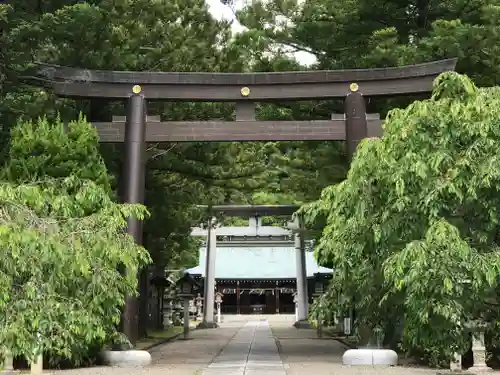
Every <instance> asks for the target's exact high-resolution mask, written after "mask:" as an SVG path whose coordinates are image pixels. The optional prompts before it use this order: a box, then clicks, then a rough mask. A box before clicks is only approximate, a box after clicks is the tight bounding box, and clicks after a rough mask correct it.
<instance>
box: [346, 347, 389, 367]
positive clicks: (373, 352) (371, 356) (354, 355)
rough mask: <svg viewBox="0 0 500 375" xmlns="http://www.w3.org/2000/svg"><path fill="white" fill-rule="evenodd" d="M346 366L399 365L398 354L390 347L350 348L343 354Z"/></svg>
mask: <svg viewBox="0 0 500 375" xmlns="http://www.w3.org/2000/svg"><path fill="white" fill-rule="evenodd" d="M342 364H343V365H344V366H397V364H398V355H397V353H396V352H395V351H394V350H390V349H349V350H347V351H346V352H345V353H344V355H343V356H342Z"/></svg>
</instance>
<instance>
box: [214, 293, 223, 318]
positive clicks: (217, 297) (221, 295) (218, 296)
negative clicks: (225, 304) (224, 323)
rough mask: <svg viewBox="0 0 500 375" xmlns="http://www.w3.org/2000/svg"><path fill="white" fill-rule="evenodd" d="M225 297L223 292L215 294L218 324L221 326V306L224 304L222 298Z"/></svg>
mask: <svg viewBox="0 0 500 375" xmlns="http://www.w3.org/2000/svg"><path fill="white" fill-rule="evenodd" d="M223 296H224V295H223V294H222V293H221V292H217V293H215V303H216V304H217V323H218V324H220V322H221V312H220V305H221V303H222V297H223Z"/></svg>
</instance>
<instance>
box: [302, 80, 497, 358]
mask: <svg viewBox="0 0 500 375" xmlns="http://www.w3.org/2000/svg"><path fill="white" fill-rule="evenodd" d="M499 94H500V91H499V89H498V88H487V89H477V88H476V87H475V86H474V84H473V83H472V82H471V81H470V80H469V79H468V78H467V77H465V76H460V75H458V74H456V73H444V74H442V75H441V76H440V77H438V78H437V79H436V82H435V87H434V92H433V95H432V98H431V99H429V100H424V101H417V102H415V103H413V104H411V105H410V106H408V107H407V108H406V109H404V110H393V111H391V112H390V114H389V116H388V119H387V120H386V123H385V133H384V137H383V138H381V139H367V140H364V141H363V142H362V143H361V144H360V146H359V147H358V150H357V152H356V155H355V158H354V160H353V163H352V166H351V169H350V171H349V173H348V175H347V179H346V180H345V181H344V182H342V183H340V184H338V185H336V186H331V187H328V188H326V189H325V190H324V191H323V193H322V197H321V199H320V200H319V201H318V202H316V203H315V204H312V205H310V206H309V207H306V208H304V212H305V213H306V216H307V218H308V220H309V221H310V222H313V223H314V221H315V219H316V217H317V216H321V217H323V218H324V217H326V218H327V220H326V226H325V228H324V230H323V232H322V236H321V239H320V241H319V243H318V245H317V247H316V256H317V258H318V260H319V262H320V263H322V264H324V265H329V266H331V267H333V268H334V269H335V270H336V272H335V273H334V281H333V282H332V283H331V286H330V290H329V291H328V292H327V299H328V301H329V309H330V310H329V311H330V313H331V312H332V311H335V312H339V313H342V312H345V309H346V308H347V307H354V308H355V309H356V313H357V319H358V329H361V328H362V327H363V326H366V327H367V328H368V330H373V329H374V328H377V327H379V328H383V329H384V331H385V332H386V333H387V334H392V333H393V332H394V328H395V323H396V322H398V321H401V319H403V322H404V330H403V337H402V340H403V341H402V343H403V346H404V348H405V349H406V350H407V351H410V352H411V351H412V350H418V351H419V352H420V353H421V354H422V353H423V354H424V355H426V356H428V357H429V359H430V360H431V362H432V363H434V364H437V363H439V361H440V360H443V359H448V360H449V358H450V357H451V355H452V353H453V352H454V351H457V352H464V351H465V350H467V346H466V341H467V337H466V334H465V333H464V331H463V329H461V328H460V327H461V326H460V324H461V325H462V327H463V325H464V324H465V323H470V321H472V320H474V319H479V320H482V321H485V322H487V323H488V324H489V329H494V327H495V324H496V322H497V321H498V317H499V316H498V314H499V312H500V311H499V310H498V308H497V307H496V306H491V305H490V304H489V302H488V301H492V300H493V301H496V300H498V294H497V293H498V289H497V287H498V285H497V275H498V272H499V271H500V258H499V252H498V238H499V237H498V233H499V229H500V226H499V223H498V218H497V216H498V215H497V212H498V207H499V204H500V202H499V201H498V198H497V197H498V190H499V189H500V170H499V169H498V168H497V167H496V164H495V163H496V160H497V159H498V158H499V157H500V154H499V152H498V147H497V146H496V145H497V144H498V141H499V137H500V133H499V132H498V125H499V118H500V112H499V110H498V104H499V98H500V95H499ZM339 297H342V301H344V302H343V303H341V304H338V301H339ZM335 305H337V307H334V306H335ZM389 339H391V338H390V337H389Z"/></svg>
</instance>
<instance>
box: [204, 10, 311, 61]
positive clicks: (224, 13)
mask: <svg viewBox="0 0 500 375" xmlns="http://www.w3.org/2000/svg"><path fill="white" fill-rule="evenodd" d="M205 1H206V3H207V4H208V8H209V11H210V13H211V14H212V16H214V17H215V18H216V19H218V20H221V19H225V20H232V21H233V23H232V30H233V32H234V33H238V32H241V31H243V30H244V29H245V28H244V27H243V26H242V25H241V24H240V23H239V22H238V21H237V20H236V19H235V17H234V13H233V10H232V9H231V8H230V7H228V6H227V5H224V4H222V3H221V1H220V0H205ZM235 2H236V8H238V3H239V4H241V3H242V2H241V0H235ZM240 7H241V5H240ZM293 56H294V57H295V58H296V59H297V61H299V62H300V63H301V64H303V65H306V66H308V65H311V64H314V63H315V62H316V58H315V57H314V56H313V55H312V54H310V53H307V52H302V51H299V52H295V53H293Z"/></svg>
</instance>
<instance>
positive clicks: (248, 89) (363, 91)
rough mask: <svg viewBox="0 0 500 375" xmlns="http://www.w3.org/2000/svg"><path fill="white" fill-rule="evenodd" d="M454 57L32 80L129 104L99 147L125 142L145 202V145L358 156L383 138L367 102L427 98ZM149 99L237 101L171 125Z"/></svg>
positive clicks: (132, 226)
mask: <svg viewBox="0 0 500 375" xmlns="http://www.w3.org/2000/svg"><path fill="white" fill-rule="evenodd" d="M455 65H456V59H448V60H442V61H436V62H430V63H425V64H419V65H412V66H405V67H400V68H382V69H360V70H342V71H307V72H284V73H166V72H161V73H156V72H118V71H98V70H89V69H79V68H70V67H64V66H54V65H47V64H39V65H38V66H37V67H36V68H35V69H34V71H32V72H28V73H27V74H25V76H29V79H30V81H31V82H33V83H34V84H36V85H38V86H44V87H47V88H49V89H51V90H53V91H54V93H55V94H56V95H58V96H60V97H69V98H75V99H77V98H103V99H123V100H127V101H128V113H127V116H126V118H125V119H124V118H118V117H115V118H114V119H113V120H112V121H111V122H102V123H95V124H94V125H95V126H96V127H97V130H98V132H99V135H100V140H101V142H124V143H125V155H124V171H123V173H124V175H123V194H122V200H123V202H126V203H143V202H144V185H145V172H144V170H145V156H144V155H145V145H146V142H189V141H198V142H199V141H292V140H294V141H297V140H332V141H335V140H344V141H346V147H347V154H348V156H349V157H351V156H352V154H353V153H354V151H355V150H356V147H357V145H358V143H359V142H360V141H361V140H362V139H363V138H366V137H377V136H380V135H381V124H382V120H381V119H380V118H379V117H378V115H376V114H375V115H372V114H367V113H366V104H365V97H374V96H399V95H408V94H424V93H428V92H430V91H431V90H432V83H433V80H434V79H435V78H436V77H437V76H438V75H439V74H441V73H443V72H445V71H451V70H454V68H455ZM334 98H343V99H344V103H345V109H344V114H340V115H339V114H332V118H331V119H330V120H317V121H258V120H256V119H255V105H256V103H259V102H273V101H283V100H321V99H334ZM148 100H156V101H157V100H164V101H206V102H212V101H222V102H236V121H233V122H227V121H180V122H179V121H168V122H162V121H160V119H159V118H158V117H155V116H148V115H147V113H146V109H147V101H148ZM128 233H129V234H130V235H131V236H132V237H133V238H134V239H135V241H136V242H137V243H139V244H142V223H141V222H140V221H139V220H136V219H130V220H129V222H128ZM122 320H123V332H124V334H125V335H126V336H127V337H128V339H129V340H130V342H131V343H132V344H135V342H136V341H137V336H138V305H137V300H136V298H132V297H129V298H127V300H126V304H125V308H124V312H123V319H122Z"/></svg>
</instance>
